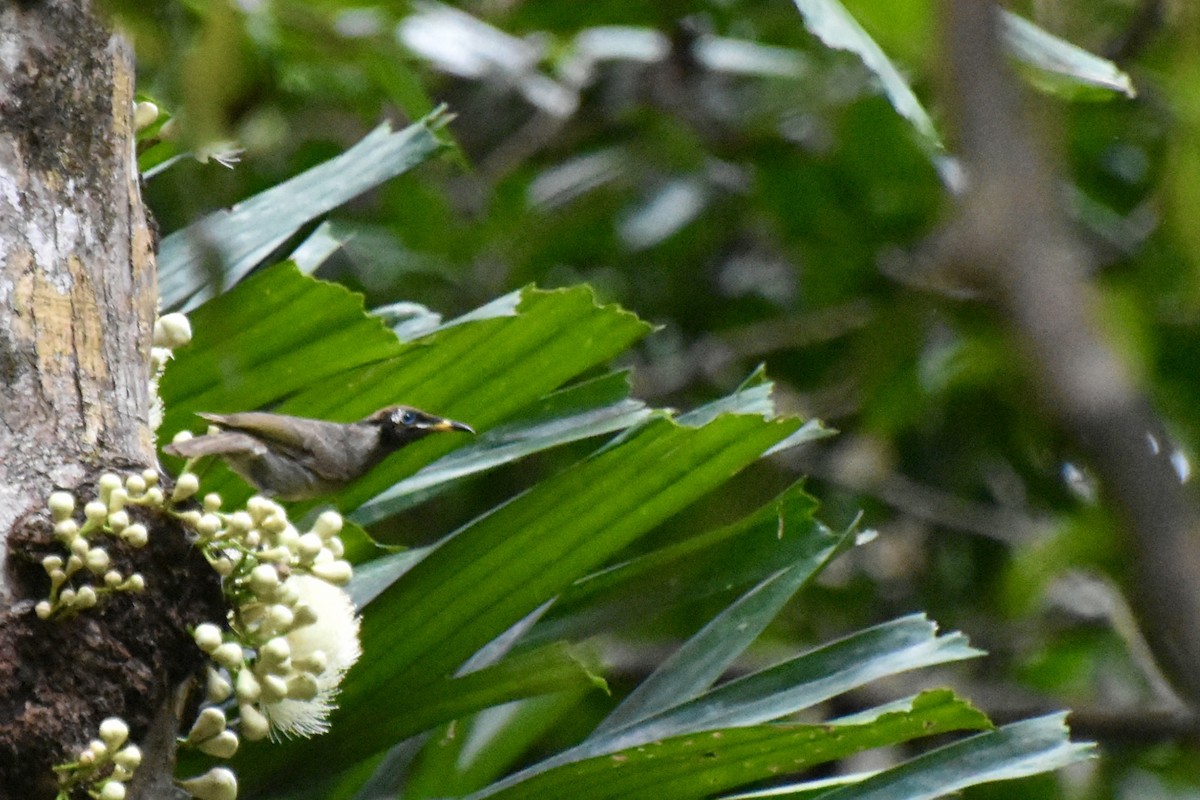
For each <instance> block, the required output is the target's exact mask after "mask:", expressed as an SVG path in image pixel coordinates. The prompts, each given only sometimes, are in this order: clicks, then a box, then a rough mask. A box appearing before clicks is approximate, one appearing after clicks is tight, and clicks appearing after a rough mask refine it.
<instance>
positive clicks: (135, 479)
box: [125, 475, 146, 497]
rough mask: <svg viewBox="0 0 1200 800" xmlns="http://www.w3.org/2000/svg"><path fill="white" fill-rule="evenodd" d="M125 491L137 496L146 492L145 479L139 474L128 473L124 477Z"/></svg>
mask: <svg viewBox="0 0 1200 800" xmlns="http://www.w3.org/2000/svg"><path fill="white" fill-rule="evenodd" d="M125 491H126V492H128V493H129V496H130V497H137V496H140V495H143V494H145V493H146V479H145V478H143V477H142V476H141V475H130V476H129V477H127V478H126V479H125Z"/></svg>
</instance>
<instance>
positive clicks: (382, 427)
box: [363, 406, 475, 447]
mask: <svg viewBox="0 0 1200 800" xmlns="http://www.w3.org/2000/svg"><path fill="white" fill-rule="evenodd" d="M363 422H364V423H367V424H370V425H378V426H379V432H380V437H381V439H382V441H383V442H385V443H386V444H387V445H389V446H391V447H401V446H403V445H406V444H408V443H409V442H414V441H416V440H417V439H420V438H422V437H424V436H428V435H429V434H431V433H444V432H447V431H462V432H464V433H474V432H475V429H474V428H472V427H471V426H470V425H467V424H466V423H463V422H456V421H455V420H452V419H446V418H445V417H438V416H435V415H433V414H429V413H426V412H424V411H422V410H421V409H419V408H413V407H412V406H388V407H387V408H381V409H379V410H378V411H376V412H375V413H374V414H372V415H371V416H369V417H367V418H366V419H365V420H363Z"/></svg>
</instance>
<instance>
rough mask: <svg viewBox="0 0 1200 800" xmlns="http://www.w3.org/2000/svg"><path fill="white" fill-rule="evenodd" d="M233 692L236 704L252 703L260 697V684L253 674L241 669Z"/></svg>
mask: <svg viewBox="0 0 1200 800" xmlns="http://www.w3.org/2000/svg"><path fill="white" fill-rule="evenodd" d="M234 691H235V692H237V698H238V702H240V703H254V702H256V701H257V700H258V698H259V697H261V696H262V684H260V683H259V682H258V678H256V677H254V673H253V672H251V671H250V670H248V669H243V670H242V671H241V672H239V673H238V676H237V685H236V687H235V688H234Z"/></svg>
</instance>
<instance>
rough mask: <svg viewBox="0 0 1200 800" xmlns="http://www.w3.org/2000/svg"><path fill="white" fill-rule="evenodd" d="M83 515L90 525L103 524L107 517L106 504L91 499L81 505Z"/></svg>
mask: <svg viewBox="0 0 1200 800" xmlns="http://www.w3.org/2000/svg"><path fill="white" fill-rule="evenodd" d="M83 516H84V517H85V518H86V519H87V521H88V522H90V523H91V524H92V525H103V524H104V521H105V520H106V519H108V504H107V503H103V502H101V501H99V500H93V501H91V502H90V503H88V504H87V505H85V506H84V507H83Z"/></svg>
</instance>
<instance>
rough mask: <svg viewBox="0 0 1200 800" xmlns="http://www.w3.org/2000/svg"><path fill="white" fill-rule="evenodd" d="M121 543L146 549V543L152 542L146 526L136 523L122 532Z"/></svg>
mask: <svg viewBox="0 0 1200 800" xmlns="http://www.w3.org/2000/svg"><path fill="white" fill-rule="evenodd" d="M121 541H123V542H126V543H127V544H128V545H129V546H130V547H145V546H146V543H147V542H149V541H150V532H149V531H147V530H146V526H145V525H143V524H142V523H140V522H135V523H133V524H132V525H130V526H129V527H128V528H125V529H124V530H122V531H121Z"/></svg>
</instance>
